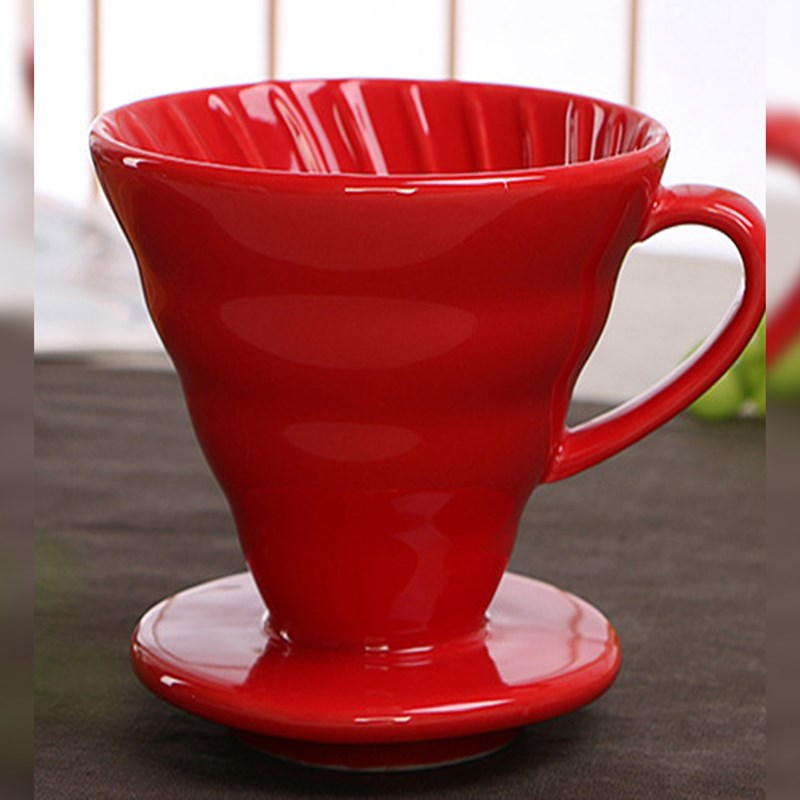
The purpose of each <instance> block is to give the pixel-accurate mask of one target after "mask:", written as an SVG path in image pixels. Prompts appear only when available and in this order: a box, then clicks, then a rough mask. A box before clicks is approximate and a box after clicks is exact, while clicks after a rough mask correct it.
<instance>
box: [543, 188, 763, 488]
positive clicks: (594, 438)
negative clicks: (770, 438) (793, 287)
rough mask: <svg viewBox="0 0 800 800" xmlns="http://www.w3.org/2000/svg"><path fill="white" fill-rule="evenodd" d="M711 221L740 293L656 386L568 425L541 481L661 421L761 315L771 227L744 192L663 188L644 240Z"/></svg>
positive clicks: (699, 386) (685, 401)
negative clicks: (736, 269) (739, 271)
mask: <svg viewBox="0 0 800 800" xmlns="http://www.w3.org/2000/svg"><path fill="white" fill-rule="evenodd" d="M690 224H692V225H697V224H699V225H707V226H709V227H711V228H716V229H717V230H718V231H721V232H722V233H724V234H725V235H726V236H728V237H729V238H730V239H731V241H732V242H733V243H734V244H735V245H736V248H737V249H738V250H739V253H740V255H741V257H742V264H743V267H744V279H743V281H742V286H741V288H740V290H739V293H738V294H737V297H736V299H735V300H734V301H733V303H732V304H731V307H730V308H729V309H728V312H727V313H726V315H725V317H724V318H723V320H722V322H721V323H720V324H719V326H718V327H717V329H716V330H715V331H714V333H712V334H711V336H710V337H709V338H708V340H707V341H706V342H705V344H704V345H703V346H702V347H701V348H700V349H699V350H697V351H696V352H695V353H694V355H693V356H692V357H691V358H690V359H689V360H688V361H686V362H685V363H683V364H681V365H680V366H679V367H677V368H676V369H675V370H673V371H672V372H671V373H670V374H669V375H668V376H667V377H666V378H664V379H663V380H662V381H661V382H660V383H658V384H656V385H655V386H654V387H652V388H651V389H649V390H648V391H646V392H644V393H643V394H641V395H639V396H638V397H635V398H633V399H632V400H629V401H628V402H626V403H624V404H623V405H621V406H618V407H617V408H614V409H612V410H611V411H608V412H606V413H605V414H601V415H600V416H598V417H596V418H595V419H592V420H589V421H588V422H585V423H583V424H581V425H579V426H577V427H576V428H565V429H564V431H563V433H562V436H561V441H560V442H559V443H558V445H557V446H556V448H555V450H554V453H553V457H552V459H551V461H550V465H549V467H548V469H547V470H546V472H545V475H544V478H543V482H550V483H551V482H553V481H559V480H561V479H562V478H567V477H569V476H570V475H574V474H575V473H577V472H581V471H582V470H584V469H586V468H587V467H591V466H593V465H594V464H597V463H598V462H600V461H603V460H605V459H606V458H609V457H610V456H613V455H615V454H616V453H618V452H619V451H620V450H623V449H624V448H626V447H628V446H629V445H631V444H633V443H634V442H636V441H638V440H639V439H641V438H642V437H643V436H646V435H647V434H648V433H650V432H651V431H653V430H655V429H656V428H658V427H659V426H660V425H663V424H664V423H665V422H667V421H668V420H669V419H671V418H672V417H674V416H675V415H676V414H678V413H679V412H680V411H682V410H683V409H684V408H686V407H687V406H688V405H689V404H690V403H692V402H693V401H694V400H696V399H697V398H698V397H699V396H700V395H701V394H703V393H704V392H705V391H706V390H707V389H708V388H709V387H711V386H712V385H713V384H714V383H716V381H717V380H718V379H719V378H720V377H721V376H722V374H723V373H724V372H725V370H727V369H728V368H729V367H730V366H731V364H733V362H734V361H735V360H736V358H737V356H738V355H739V353H740V352H741V351H742V349H743V348H744V347H745V345H747V343H748V342H749V341H750V338H751V337H752V335H753V333H754V332H755V330H756V328H757V327H758V323H759V321H760V320H761V317H762V316H763V314H764V304H765V284H766V270H765V262H766V230H765V225H764V220H763V218H762V216H761V214H760V212H759V211H758V209H757V208H756V207H755V206H754V205H753V204H752V203H750V202H749V201H748V200H745V199H744V198H743V197H741V196H740V195H737V194H735V193H733V192H729V191H726V190H724V189H717V188H714V187H710V186H693V185H687V186H675V187H671V188H664V187H662V188H661V189H659V192H658V194H657V196H656V199H655V202H654V203H653V206H652V207H651V209H650V213H649V215H648V217H647V219H646V220H645V223H644V227H643V229H642V231H641V233H640V235H639V241H644V240H645V239H648V238H650V237H651V236H652V235H653V234H655V233H658V232H659V231H662V230H664V229H665V228H670V227H673V226H675V225H690Z"/></svg>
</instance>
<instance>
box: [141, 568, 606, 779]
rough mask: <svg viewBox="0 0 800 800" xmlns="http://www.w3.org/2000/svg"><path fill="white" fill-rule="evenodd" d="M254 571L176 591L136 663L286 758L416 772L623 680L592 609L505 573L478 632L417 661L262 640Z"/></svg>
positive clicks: (201, 711)
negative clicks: (482, 627)
mask: <svg viewBox="0 0 800 800" xmlns="http://www.w3.org/2000/svg"><path fill="white" fill-rule="evenodd" d="M265 613H266V609H265V608H264V605H263V602H262V600H261V597H260V595H259V594H258V591H257V590H256V587H255V584H254V583H253V580H252V578H251V577H250V575H249V574H248V573H241V574H238V575H232V576H229V577H227V578H221V579H219V580H215V581H211V582H209V583H205V584H202V585H200V586H196V587H194V588H191V589H187V590H185V591H183V592H180V593H178V594H176V595H174V596H173V597H170V598H168V599H167V600H164V601H162V602H161V603H159V604H158V605H156V606H155V607H154V608H152V609H151V610H150V611H148V612H147V613H146V614H145V615H144V617H143V618H142V619H141V621H140V623H139V625H138V627H137V629H136V631H135V632H134V635H133V642H132V650H131V653H132V660H133V665H134V668H135V670H136V673H137V674H138V676H139V678H140V679H141V680H142V681H143V682H144V684H145V685H146V686H148V687H149V688H150V689H151V690H152V691H153V692H155V693H156V694H157V695H159V696H161V697H163V698H164V699H165V700H168V701H169V702H171V703H173V704H174V705H176V706H178V707H180V708H183V709H185V710H186V711H189V712H192V713H194V714H197V715H199V716H201V717H204V718H206V719H209V720H212V721H215V722H219V723H222V724H224V725H228V726H230V727H232V728H234V730H235V731H236V733H237V735H239V736H240V737H241V738H242V739H243V740H244V741H246V742H247V743H248V744H250V745H252V746H254V747H257V748H260V749H263V750H265V751H267V752H269V753H272V754H273V755H276V756H278V757H281V758H286V759H290V760H293V761H299V762H303V763H307V764H314V765H317V766H325V767H332V768H342V769H372V770H386V769H414V768H421V767H430V766H435V765H438V764H443V763H451V762H454V761H463V760H466V759H471V758H476V757H478V756H480V755H483V754H485V753H488V752H492V751H494V750H497V749H498V748H500V747H502V746H503V745H504V744H506V743H507V742H508V741H510V740H511V739H512V738H513V736H514V735H515V733H516V732H517V731H518V730H519V728H520V727H522V726H523V725H527V724H529V723H532V722H537V721H540V720H544V719H548V718H551V717H555V716H558V715H560V714H564V713H566V712H568V711H572V710H574V709H576V708H579V707H580V706H583V705H585V704H586V703H589V702H591V701H592V700H594V699H595V698H596V697H597V696H598V695H600V694H602V692H604V691H605V690H606V689H607V688H608V686H609V685H610V684H611V683H612V681H613V680H614V678H615V677H616V674H617V671H618V669H619V663H620V650H619V643H618V640H617V636H616V634H615V632H614V629H613V628H612V627H611V625H610V624H609V623H608V621H607V620H606V619H605V618H604V617H603V615H602V614H601V613H600V612H599V611H597V610H596V609H595V608H593V607H592V606H590V605H589V604H588V603H586V602H585V601H583V600H580V599H579V598H577V597H575V596H574V595H571V594H569V593H568V592H564V591H562V590H560V589H557V588H555V587H553V586H550V585H548V584H546V583H542V582H540V581H535V580H532V579H530V578H525V577H522V576H519V575H513V574H511V573H507V574H506V575H505V576H504V578H503V580H502V582H501V584H500V587H499V589H498V591H497V594H496V595H495V598H494V600H493V601H492V604H491V606H490V608H489V612H488V622H487V625H486V629H485V632H484V634H483V635H482V636H477V637H474V638H471V639H469V640H464V639H460V640H458V641H454V642H452V643H447V642H446V643H442V644H438V645H436V646H435V647H433V648H429V649H418V650H413V651H385V650H363V651H362V650H354V649H352V648H350V649H344V648H343V649H337V648H322V647H297V646H294V647H293V646H290V645H287V643H286V642H284V641H282V640H275V639H272V638H270V637H269V636H268V635H267V634H266V633H265V632H264V631H265V627H266V626H265V625H264V615H265Z"/></svg>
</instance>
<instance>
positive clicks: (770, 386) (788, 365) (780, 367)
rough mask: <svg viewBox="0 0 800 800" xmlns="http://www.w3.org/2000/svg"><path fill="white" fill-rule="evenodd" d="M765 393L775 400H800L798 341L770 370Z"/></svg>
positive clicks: (799, 350)
mask: <svg viewBox="0 0 800 800" xmlns="http://www.w3.org/2000/svg"><path fill="white" fill-rule="evenodd" d="M767 393H768V394H769V396H770V397H774V398H775V399H776V400H800V341H797V342H795V343H794V345H792V347H790V348H789V349H788V350H787V351H786V353H784V354H783V355H782V356H781V357H780V358H779V359H778V361H777V363H776V364H775V365H774V366H772V367H771V368H770V370H769V374H768V375H767Z"/></svg>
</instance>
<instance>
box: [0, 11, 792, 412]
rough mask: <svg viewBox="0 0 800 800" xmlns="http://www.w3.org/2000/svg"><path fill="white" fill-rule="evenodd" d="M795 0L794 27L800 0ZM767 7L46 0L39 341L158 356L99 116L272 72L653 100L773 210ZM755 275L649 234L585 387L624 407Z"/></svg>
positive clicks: (689, 240)
mask: <svg viewBox="0 0 800 800" xmlns="http://www.w3.org/2000/svg"><path fill="white" fill-rule="evenodd" d="M777 2H781V0H777ZM784 5H785V9H784V11H785V12H786V13H787V14H788V15H789V16H791V24H792V25H794V30H795V32H796V31H797V25H796V24H795V23H796V21H797V13H798V9H797V8H796V6H797V5H798V4H797V3H796V0H786V2H785V3H784ZM766 16H767V15H766V7H765V5H764V4H763V3H762V2H760V0H669V1H668V2H667V0H563V2H559V3H552V2H545V0H231V1H230V2H220V1H219V0H36V4H35V32H36V100H35V115H36V132H35V188H36V193H37V222H36V226H37V299H36V302H37V325H36V346H37V349H38V350H39V351H40V352H50V353H52V352H63V351H65V350H68V351H71V350H76V349H80V350H84V351H95V352H114V353H117V354H119V353H121V352H123V351H138V352H147V353H158V352H159V351H160V350H159V345H158V343H157V342H156V340H155V337H154V334H153V333H152V330H151V329H150V326H149V323H148V322H147V321H146V319H145V316H144V310H143V305H142V302H141V299H140V297H139V293H138V287H137V285H136V277H135V270H134V267H133V265H132V262H131V258H130V256H129V255H128V253H127V250H126V248H125V247H124V245H123V244H122V242H121V238H120V236H119V234H118V233H117V232H116V229H115V228H114V226H113V223H112V222H111V221H110V219H109V214H108V212H107V211H106V210H105V205H104V202H103V200H102V199H101V198H99V197H98V193H97V191H96V188H95V185H94V180H93V177H92V174H91V170H90V165H89V160H88V153H87V146H86V131H87V127H88V124H89V121H90V119H91V117H92V116H93V114H94V113H96V112H97V111H98V110H100V109H104V108H108V107H111V106H115V105H119V104H122V103H125V102H127V101H130V100H134V99H139V98H141V97H144V96H148V95H154V94H161V93H165V92H170V91H176V90H182V89H189V88H196V87H200V86H208V85H214V84H225V83H233V82H244V81H252V80H256V79H259V78H261V77H266V76H275V77H279V78H291V77H325V76H339V77H342V76H406V77H407V76H411V77H425V78H443V77H448V76H454V77H456V78H462V79H469V80H480V81H492V82H507V83H517V84H526V85H536V86H545V87H549V88H557V89H562V90H570V91H575V92H580V93H585V94H592V95H596V96H601V97H604V98H607V99H612V100H616V101H619V102H623V103H633V104H635V105H637V106H638V107H640V108H642V109H643V110H645V111H647V112H648V113H650V114H652V115H653V116H655V117H656V118H658V119H659V120H661V121H662V122H663V123H664V124H665V125H666V126H667V128H668V129H669V131H670V133H671V136H672V143H673V149H672V156H671V158H670V162H669V165H668V168H667V173H666V176H665V182H666V183H682V182H695V183H711V184H717V185H721V186H725V187H727V188H730V189H734V190H736V191H739V192H741V193H742V194H745V195H746V196H748V197H749V198H750V199H751V200H753V201H754V202H755V203H756V204H757V205H758V206H759V207H760V208H762V209H764V208H765V207H766V200H765V171H764V162H763V153H764V125H763V120H764V100H765V92H764V86H765V79H766V69H767V66H766V52H767V49H768V48H767V46H766V43H767V23H766ZM775 28H776V30H775V31H772V32H770V36H771V37H776V38H777V37H782V38H784V39H785V38H786V37H787V36H788V33H787V31H788V30H789V27H788V25H787V23H786V21H784V22H783V23H781V24H779V25H777V26H775ZM0 30H2V27H0ZM792 41H793V42H796V41H797V38H796V36H795V38H793V39H792ZM2 44H3V43H2V42H0V51H2V50H5V48H4V47H3V46H2ZM790 49H792V51H793V50H794V49H796V48H795V47H794V46H792V48H790ZM770 69H771V70H777V72H780V71H781V67H780V66H772V65H771V66H770ZM794 74H795V75H797V74H798V73H797V72H795V73H794ZM787 80H788V79H787ZM16 102H20V101H19V99H18V100H17V101H16ZM785 183H786V184H787V186H788V188H787V189H786V192H787V193H788V194H791V188H793V187H792V186H791V181H789V180H787V181H786V182H785ZM739 276H740V270H739V265H738V259H737V256H736V253H735V251H734V250H733V248H732V246H731V245H730V244H729V243H728V242H727V240H725V239H724V238H723V237H722V236H721V235H719V234H716V233H712V232H709V231H706V230H702V229H697V228H684V229H679V230H673V231H669V232H666V233H664V234H661V235H659V236H658V237H656V238H655V239H654V240H653V241H652V242H649V243H647V244H645V245H640V246H637V247H636V248H635V249H634V251H633V252H632V254H631V256H630V257H629V258H628V262H627V263H626V266H625V268H624V270H623V275H622V279H621V281H620V287H619V292H618V298H617V302H616V303H615V307H614V311H613V313H612V319H611V322H610V324H609V326H608V329H607V331H606V334H605V335H604V338H603V340H602V341H601V344H600V346H599V348H598V351H597V352H596V354H595V356H594V357H593V359H592V361H591V363H590V364H589V366H588V367H587V369H586V370H585V373H584V375H583V376H582V377H581V382H580V384H579V391H580V393H581V395H583V396H591V397H596V398H602V399H607V400H609V401H612V400H615V399H619V398H622V397H625V396H627V395H630V394H631V393H633V392H636V391H639V390H641V389H643V388H646V387H647V386H648V385H649V384H650V383H652V382H653V381H654V380H657V379H658V378H659V377H661V376H662V375H663V374H664V373H666V372H667V371H669V369H671V368H672V367H673V366H674V364H675V363H676V362H677V361H678V360H679V359H680V358H681V357H682V356H683V354H684V353H685V352H686V350H687V349H688V348H689V347H691V346H692V345H694V344H695V343H696V342H697V341H698V340H699V339H702V338H703V337H704V336H705V335H706V334H707V333H708V332H710V330H711V329H712V328H713V327H714V326H715V325H716V323H717V321H718V320H719V318H720V317H721V316H722V314H723V313H724V310H725V308H726V307H727V305H728V303H729V302H730V300H731V299H732V297H733V295H734V294H735V291H736V288H737V285H738V281H739ZM155 361H156V362H158V359H157V358H156V359H155ZM148 363H150V362H148Z"/></svg>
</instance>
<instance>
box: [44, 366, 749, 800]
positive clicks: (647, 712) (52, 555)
mask: <svg viewBox="0 0 800 800" xmlns="http://www.w3.org/2000/svg"><path fill="white" fill-rule="evenodd" d="M36 392H37V399H36V461H37V502H36V505H37V511H36V522H37V525H36V531H37V541H36V546H37V597H36V603H37V609H36V638H37V643H36V785H37V797H39V798H41V800H47V799H48V798H62V797H66V798H80V799H81V800H90V798H104V800H107V798H139V799H140V800H144V799H145V798H158V799H159V800H171V799H172V798H187V799H189V798H191V800H202V799H203V798H219V797H225V798H256V797H258V798H263V797H270V798H290V797H291V798H299V797H419V798H426V797H436V798H440V799H443V798H476V799H477V798H481V800H489V798H504V800H505V799H506V798H540V797H541V798H549V799H550V798H581V799H582V800H589V799H590V798H614V800H622V799H623V798H636V799H637V800H648V798H658V800H663V799H664V798H682V799H683V800H689V799H690V798H702V799H703V800H710V799H711V798H725V800H733V799H734V798H756V797H761V796H764V793H765V788H764V787H765V768H764V740H765V676H764V673H765V667H764V663H765V656H764V650H765V619H764V609H765V585H764V570H765V546H764V517H765V507H764V480H763V476H764V427H763V425H760V424H759V423H757V422H747V421H744V422H742V421H740V422H735V423H725V424H721V425H708V424H703V423H700V422H697V421H695V420H692V419H690V418H688V417H685V416H684V417H681V418H679V419H678V420H676V421H674V422H673V423H671V424H670V425H668V426H666V427H665V428H663V429H662V430H660V431H658V432H657V433H656V434H654V435H652V436H651V437H650V438H648V439H647V440H646V441H644V442H642V443H640V444H638V445H636V446H635V447H633V448H632V449H630V450H628V451H627V452H625V453H623V454H622V455H620V456H618V457H616V458H614V459H612V460H611V461H609V462H607V463H605V464H603V465H601V466H599V467H596V468H595V469H592V470H590V471H589V472H587V473H585V474H583V475H579V476H577V477H575V478H572V479H570V480H568V481H565V482H563V483H560V484H557V485H552V486H544V487H541V488H540V489H538V490H537V491H536V494H535V496H534V498H533V500H532V501H531V502H530V504H529V507H528V511H527V513H526V515H525V518H524V522H523V525H522V529H521V531H520V535H519V539H518V543H517V546H516V550H515V552H514V556H513V561H512V568H513V569H514V570H515V571H518V572H521V573H525V574H528V575H532V576H535V577H538V578H541V579H543V580H547V581H549V582H552V583H555V584H557V585H559V586H562V587H564V588H568V589H570V590H571V591H573V592H574V593H576V594H578V595H581V596H583V597H585V598H587V599H588V600H590V601H591V602H592V603H594V604H595V605H597V606H598V607H599V608H601V609H602V610H603V611H604V612H605V613H606V614H607V615H608V616H609V618H610V619H611V620H612V622H613V623H614V625H615V627H616V628H617V630H618V632H619V635H620V638H621V640H622V646H623V667H622V671H621V673H620V676H619V678H618V680H617V682H616V683H615V685H614V686H613V687H612V688H611V690H610V691H609V692H608V693H607V694H606V695H604V696H603V697H602V698H600V699H599V700H598V701H596V702H595V703H594V704H592V705H591V706H589V707H588V708H586V709H583V710H581V711H578V712H576V713H573V714H571V715H568V716H566V717H563V718H561V719H556V720H553V721H550V722H547V723H544V724H540V725H536V726H532V727H530V728H528V729H526V731H525V733H524V734H523V735H522V736H521V737H520V738H519V739H518V740H517V741H516V742H515V743H514V744H513V745H511V746H510V747H509V748H507V749H506V750H504V751H502V752H500V753H498V754H496V755H494V756H491V757H489V758H486V759H484V760H480V761H476V762H473V763H469V764H464V765H460V766H452V767H445V768H441V769H437V770H432V771H427V772H421V773H417V774H413V773H408V774H390V775H374V774H373V775H365V774H347V773H333V772H325V771H319V770H311V769H307V768H302V767H298V766H293V765H290V764H286V763H282V762H279V761H276V760H273V759H271V758H269V757H267V756H264V755H261V754H259V753H257V752H254V751H250V750H248V749H246V748H245V747H244V746H243V745H241V744H240V743H239V742H238V740H237V739H235V738H234V737H233V735H231V734H230V733H229V732H228V731H227V730H226V729H224V728H221V727H218V726H216V725H213V724H210V723H207V722H204V721H203V720H200V719H196V718H194V717H192V716H189V715H187V714H184V713H182V712H181V711H178V710H176V709H174V708H172V707H171V706H169V705H167V704H165V703H164V702H162V701H161V700H159V699H157V698H155V697H154V696H152V695H150V693H149V692H147V691H146V690H145V689H144V688H143V687H141V686H140V685H139V684H138V682H137V681H136V679H135V678H134V676H133V674H132V672H131V670H130V668H129V665H128V659H127V647H128V637H129V635H130V632H131V629H132V628H133V626H134V625H135V623H136V620H137V618H138V617H139V615H140V614H141V613H142V612H143V611H144V610H145V609H146V608H147V607H149V606H150V605H152V604H153V603H154V602H155V601H156V600H158V599H160V598H162V597H164V596H165V595H168V594H171V593H173V592H174V591H176V590H178V589H180V588H183V587H185V586H188V585H190V584H193V583H196V582H199V581H203V580H206V579H208V578H212V577H215V576H219V575H223V574H226V573H229V572H233V571H237V570H240V569H242V568H243V561H242V557H241V555H240V552H239V549H238V545H237V542H236V539H235V536H234V533H233V526H232V522H231V519H230V516H229V515H228V513H227V510H226V507H225V503H224V500H223V497H222V495H221V493H220V491H219V489H218V488H217V486H216V484H215V483H214V481H213V479H212V478H211V476H210V474H209V471H208V468H207V467H206V465H205V463H204V461H203V459H202V456H201V454H200V452H199V448H198V446H197V445H196V443H195V440H194V438H193V435H192V432H191V429H190V426H189V423H188V421H187V417H186V413H185V410H184V407H183V402H182V399H181V395H180V390H179V387H178V383H177V380H176V378H175V376H174V375H172V374H169V373H166V372H147V371H133V370H128V371H125V370H112V369H102V368H98V367H92V366H90V365H87V364H81V363H80V362H76V363H71V364H70V363H64V362H60V363H59V362H51V363H39V364H38V366H37V370H36ZM594 411H596V409H593V408H591V407H585V406H584V407H578V408H577V409H576V413H577V414H578V415H579V416H585V415H588V414H589V413H592V412H594Z"/></svg>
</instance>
